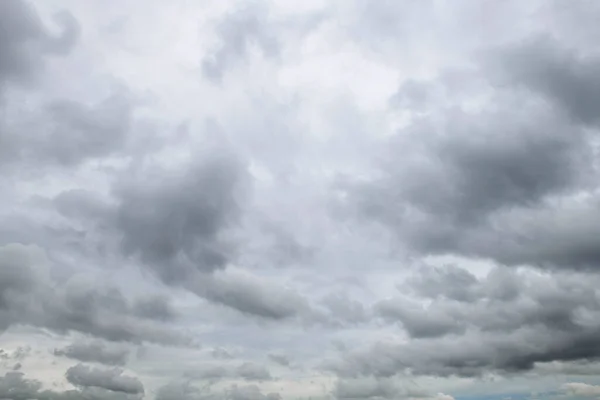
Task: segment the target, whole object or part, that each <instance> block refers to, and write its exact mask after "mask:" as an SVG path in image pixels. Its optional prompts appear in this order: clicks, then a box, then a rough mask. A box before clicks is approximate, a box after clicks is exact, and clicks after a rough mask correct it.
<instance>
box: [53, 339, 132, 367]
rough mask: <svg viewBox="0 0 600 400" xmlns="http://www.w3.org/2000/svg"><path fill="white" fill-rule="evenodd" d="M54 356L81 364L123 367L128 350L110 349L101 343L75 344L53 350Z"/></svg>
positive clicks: (120, 348)
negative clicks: (95, 363) (70, 359)
mask: <svg viewBox="0 0 600 400" xmlns="http://www.w3.org/2000/svg"><path fill="white" fill-rule="evenodd" d="M54 355H57V356H64V357H68V358H72V359H74V360H79V361H83V362H97V363H100V364H106V365H120V366H123V365H125V363H126V362H127V358H128V356H129V350H127V349H125V348H122V347H111V346H109V345H107V344H106V343H103V342H101V341H93V342H76V343H73V344H71V345H69V346H67V347H65V348H62V349H55V350H54Z"/></svg>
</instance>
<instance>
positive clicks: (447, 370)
mask: <svg viewBox="0 0 600 400" xmlns="http://www.w3.org/2000/svg"><path fill="white" fill-rule="evenodd" d="M582 278H583V277H581V276H579V277H577V278H574V279H569V278H568V277H562V279H561V278H558V277H551V278H549V279H547V280H545V281H543V282H540V283H538V284H533V283H532V282H531V281H530V282H527V283H526V286H525V287H524V289H523V292H522V293H521V294H520V296H519V298H518V299H514V300H511V301H502V300H497V299H496V300H494V299H491V298H484V299H482V300H479V301H477V302H476V303H475V304H473V305H470V306H467V305H466V304H465V303H462V302H456V301H449V302H447V303H444V302H440V300H436V301H434V302H433V303H432V304H431V305H429V306H428V308H427V309H426V311H425V309H424V311H423V314H422V316H421V317H420V318H419V316H418V314H416V313H415V314H411V315H410V318H408V317H407V316H406V315H404V314H401V315H397V314H396V316H397V317H398V318H399V319H400V320H401V321H402V323H403V325H404V327H405V328H406V329H407V330H408V332H409V333H411V334H412V335H413V336H415V337H416V338H413V339H412V340H411V341H409V342H408V343H398V344H395V343H389V342H387V343H384V342H380V343H377V344H375V345H373V346H372V347H370V348H369V349H367V350H359V351H357V352H355V354H354V355H351V356H348V357H347V358H343V361H342V362H341V363H340V364H337V367H335V368H334V370H336V371H338V372H339V373H340V374H341V375H343V376H346V375H348V376H360V375H374V376H383V377H385V376H393V375H395V374H398V373H404V372H407V371H408V372H411V373H413V374H415V375H422V374H424V375H439V376H452V375H459V376H478V375H480V374H482V373H483V372H484V371H491V370H495V371H499V372H517V371H525V370H531V369H533V368H534V367H535V366H536V365H538V364H543V363H548V362H552V361H578V362H584V361H593V360H597V359H598V358H599V357H600V341H598V339H597V334H598V332H599V330H600V326H599V325H598V323H597V320H596V318H597V316H598V315H599V312H600V303H599V302H598V298H597V297H596V296H595V294H594V290H593V289H592V287H593V286H594V285H595V283H594V282H591V283H590V286H588V287H587V288H581V282H582ZM583 279H585V278H583ZM561 280H562V281H569V280H570V281H571V282H569V283H566V284H562V283H557V282H561ZM575 282H579V283H575ZM528 286H529V287H528ZM440 318H441V320H442V321H454V325H453V324H450V326H451V327H452V328H453V329H460V331H459V333H461V334H460V335H459V334H453V335H449V333H457V330H449V329H448V328H447V327H446V326H445V325H439V321H440ZM415 326H416V327H417V328H420V327H422V326H432V327H435V328H436V329H433V328H432V329H431V330H425V331H420V330H418V329H417V328H415ZM432 332H433V333H435V334H433V333H432Z"/></svg>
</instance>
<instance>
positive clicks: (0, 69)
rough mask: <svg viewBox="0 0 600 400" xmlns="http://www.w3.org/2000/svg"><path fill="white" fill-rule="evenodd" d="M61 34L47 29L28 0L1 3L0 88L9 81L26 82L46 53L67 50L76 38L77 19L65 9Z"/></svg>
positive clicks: (38, 66)
mask: <svg viewBox="0 0 600 400" xmlns="http://www.w3.org/2000/svg"><path fill="white" fill-rule="evenodd" d="M60 20H61V21H62V23H61V25H62V27H63V30H62V33H61V34H60V35H59V36H53V35H51V34H49V33H48V32H46V29H45V27H44V26H43V25H42V22H41V20H40V18H39V16H38V15H37V12H36V10H35V9H34V8H33V7H32V6H31V5H30V4H29V3H28V2H26V1H21V0H6V1H2V2H1V3H0V26H2V30H1V32H2V34H1V35H0V90H2V89H3V87H4V86H5V84H6V83H7V82H11V81H12V82H19V83H27V82H28V81H29V80H30V79H32V78H33V77H34V76H35V73H36V72H38V71H39V70H40V69H41V68H42V67H43V63H44V57H45V56H47V55H49V54H52V53H55V54H65V53H67V52H68V51H69V50H70V49H71V48H72V47H73V45H74V43H75V42H76V41H77V37H78V30H79V28H78V24H77V21H76V20H75V19H74V18H73V16H71V15H70V14H68V13H67V12H63V13H62V14H61V17H60Z"/></svg>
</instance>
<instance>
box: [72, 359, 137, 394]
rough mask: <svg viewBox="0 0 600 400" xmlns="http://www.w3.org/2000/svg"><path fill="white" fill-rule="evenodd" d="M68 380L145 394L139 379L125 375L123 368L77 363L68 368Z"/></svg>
mask: <svg viewBox="0 0 600 400" xmlns="http://www.w3.org/2000/svg"><path fill="white" fill-rule="evenodd" d="M66 377H67V380H68V381H69V382H70V383H72V384H73V385H75V386H77V387H83V388H87V387H96V388H101V389H106V390H110V391H113V392H122V393H127V394H134V395H135V394H143V393H144V386H143V385H142V383H141V382H140V381H139V379H137V378H134V377H131V376H127V375H123V370H121V369H118V368H114V369H99V368H92V367H88V366H85V365H83V364H77V365H75V366H73V367H71V368H69V369H68V370H67V373H66Z"/></svg>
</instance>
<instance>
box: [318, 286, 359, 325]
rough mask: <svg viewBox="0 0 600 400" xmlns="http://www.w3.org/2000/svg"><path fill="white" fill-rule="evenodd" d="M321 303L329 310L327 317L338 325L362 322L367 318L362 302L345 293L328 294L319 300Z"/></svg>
mask: <svg viewBox="0 0 600 400" xmlns="http://www.w3.org/2000/svg"><path fill="white" fill-rule="evenodd" d="M321 304H322V305H323V306H324V307H325V308H326V309H327V310H329V316H328V319H329V320H330V321H331V322H333V323H336V324H338V325H340V326H347V325H348V324H357V323H363V322H366V321H368V319H369V313H368V312H367V310H366V309H365V307H364V306H363V304H362V303H360V302H359V301H356V300H354V299H352V298H350V297H349V296H348V295H347V294H345V293H333V294H330V295H328V296H326V297H325V298H323V299H322V300H321Z"/></svg>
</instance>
